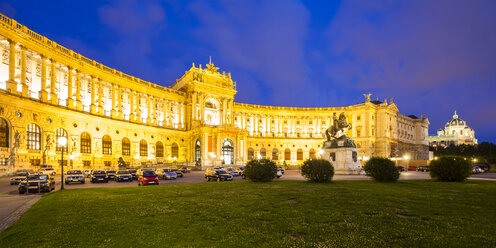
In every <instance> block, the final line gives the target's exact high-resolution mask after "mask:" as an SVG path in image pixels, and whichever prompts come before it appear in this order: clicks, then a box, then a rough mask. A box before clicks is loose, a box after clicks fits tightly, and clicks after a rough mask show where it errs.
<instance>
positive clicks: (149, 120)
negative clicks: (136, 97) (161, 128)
mask: <svg viewBox="0 0 496 248" xmlns="http://www.w3.org/2000/svg"><path fill="white" fill-rule="evenodd" d="M145 99H146V102H147V103H148V106H147V110H148V113H147V115H146V124H148V125H150V124H152V96H150V95H147V96H146V98H145Z"/></svg>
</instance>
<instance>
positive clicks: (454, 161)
mask: <svg viewBox="0 0 496 248" xmlns="http://www.w3.org/2000/svg"><path fill="white" fill-rule="evenodd" d="M429 173H430V175H431V177H432V178H434V179H437V180H439V181H445V182H461V181H463V180H465V179H467V177H469V176H470V175H472V165H471V164H470V161H468V160H466V159H465V158H463V157H459V156H444V157H440V158H439V159H436V160H432V161H431V163H430V165H429Z"/></svg>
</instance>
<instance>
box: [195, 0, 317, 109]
mask: <svg viewBox="0 0 496 248" xmlns="http://www.w3.org/2000/svg"><path fill="white" fill-rule="evenodd" d="M189 9H190V11H191V12H192V13H193V14H194V15H195V16H196V17H197V19H198V21H199V27H198V28H197V29H196V30H195V31H194V35H195V37H197V39H199V40H202V41H203V42H205V43H207V44H208V45H210V46H211V47H213V48H214V49H215V50H216V51H217V52H218V53H219V54H220V56H221V60H222V61H224V62H225V63H226V64H229V65H230V66H232V67H234V68H237V69H239V70H243V71H245V72H247V73H249V74H251V76H250V77H251V78H253V79H255V80H259V81H262V82H263V83H264V85H266V86H267V87H268V89H267V90H268V91H270V92H271V94H269V95H267V96H266V97H272V98H273V100H274V102H275V103H282V102H286V103H287V101H286V100H285V99H284V98H285V97H281V95H282V96H284V93H283V92H287V91H288V90H289V89H291V88H295V87H301V86H302V84H304V83H305V81H307V75H306V72H305V68H306V63H305V61H304V55H305V39H306V38H307V34H308V25H309V21H310V14H309V12H308V11H307V9H306V8H305V7H304V6H303V5H302V4H301V3H300V2H298V1H286V0H285V1H255V3H254V2H245V1H220V2H219V3H218V4H217V5H215V4H207V3H206V2H205V1H197V2H194V3H192V4H191V5H190V6H189ZM248 83H253V82H246V81H245V82H243V81H240V82H239V84H248ZM240 87H242V86H240ZM276 92H277V93H276ZM243 94H244V93H243V92H239V93H238V95H239V97H240V98H242V99H246V100H248V98H245V97H243ZM250 100H253V99H250Z"/></svg>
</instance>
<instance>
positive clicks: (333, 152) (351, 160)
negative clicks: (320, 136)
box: [321, 147, 362, 175]
mask: <svg viewBox="0 0 496 248" xmlns="http://www.w3.org/2000/svg"><path fill="white" fill-rule="evenodd" d="M322 151H323V153H322V155H321V157H322V159H325V160H328V161H330V162H331V164H332V166H333V167H334V174H338V175H343V174H344V175H357V174H360V171H361V170H362V164H361V163H360V161H358V149H357V148H354V147H341V148H323V149H322Z"/></svg>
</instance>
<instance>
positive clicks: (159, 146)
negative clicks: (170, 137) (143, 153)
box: [155, 141, 164, 158]
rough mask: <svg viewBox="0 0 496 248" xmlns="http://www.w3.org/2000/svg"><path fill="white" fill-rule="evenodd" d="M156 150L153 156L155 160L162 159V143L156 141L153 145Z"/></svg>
mask: <svg viewBox="0 0 496 248" xmlns="http://www.w3.org/2000/svg"><path fill="white" fill-rule="evenodd" d="M155 148H156V153H155V155H156V156H157V158H163V157H164V143H162V141H158V142H157V144H156V145H155Z"/></svg>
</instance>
